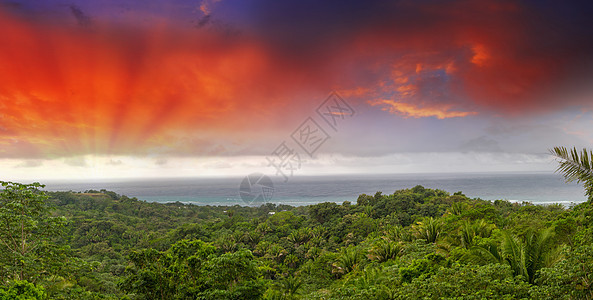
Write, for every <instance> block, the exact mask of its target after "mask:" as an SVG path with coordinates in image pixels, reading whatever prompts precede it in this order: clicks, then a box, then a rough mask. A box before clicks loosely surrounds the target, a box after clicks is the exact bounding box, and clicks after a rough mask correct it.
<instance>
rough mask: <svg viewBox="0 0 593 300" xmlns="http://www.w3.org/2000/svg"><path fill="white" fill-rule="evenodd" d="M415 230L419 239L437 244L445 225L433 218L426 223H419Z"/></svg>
mask: <svg viewBox="0 0 593 300" xmlns="http://www.w3.org/2000/svg"><path fill="white" fill-rule="evenodd" d="M414 230H415V231H416V237H417V238H419V239H422V240H426V242H428V243H436V241H437V240H438V238H439V236H440V235H441V232H442V230H443V224H442V223H441V222H440V221H438V220H435V219H434V218H432V217H431V218H428V219H426V220H425V221H424V222H418V223H417V224H416V225H415V226H414Z"/></svg>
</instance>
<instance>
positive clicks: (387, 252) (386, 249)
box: [367, 240, 403, 263]
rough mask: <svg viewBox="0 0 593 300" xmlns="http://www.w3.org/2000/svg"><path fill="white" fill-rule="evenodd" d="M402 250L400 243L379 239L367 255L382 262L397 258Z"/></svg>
mask: <svg viewBox="0 0 593 300" xmlns="http://www.w3.org/2000/svg"><path fill="white" fill-rule="evenodd" d="M402 252H403V247H402V245H401V244H400V243H396V242H392V241H385V240H380V241H379V242H377V243H376V244H375V245H374V246H373V247H372V248H371V249H370V250H369V254H368V255H367V257H368V258H369V259H370V260H376V261H378V262H380V263H382V262H386V261H388V260H390V259H395V258H397V257H398V256H400V255H401V254H402Z"/></svg>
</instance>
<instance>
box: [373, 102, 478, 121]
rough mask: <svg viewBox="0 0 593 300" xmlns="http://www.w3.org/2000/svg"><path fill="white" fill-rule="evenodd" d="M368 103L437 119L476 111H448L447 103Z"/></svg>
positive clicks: (388, 109)
mask: <svg viewBox="0 0 593 300" xmlns="http://www.w3.org/2000/svg"><path fill="white" fill-rule="evenodd" d="M369 104H371V105H373V106H377V105H378V106H383V108H382V110H386V111H389V112H390V113H393V114H398V115H402V116H404V117H412V118H424V117H436V118H437V119H447V118H459V117H467V116H471V115H475V114H477V113H476V112H464V111H450V108H451V106H450V105H447V104H444V105H439V106H433V107H418V106H415V105H413V104H409V103H400V102H395V101H392V100H379V101H370V102H369Z"/></svg>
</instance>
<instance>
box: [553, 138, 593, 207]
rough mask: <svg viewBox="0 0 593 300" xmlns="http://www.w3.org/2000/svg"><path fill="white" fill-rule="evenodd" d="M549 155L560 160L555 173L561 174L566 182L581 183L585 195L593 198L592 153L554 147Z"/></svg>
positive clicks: (585, 150)
mask: <svg viewBox="0 0 593 300" xmlns="http://www.w3.org/2000/svg"><path fill="white" fill-rule="evenodd" d="M550 153H551V154H552V155H554V156H555V157H557V158H558V159H560V161H559V164H560V165H559V166H558V169H557V170H556V172H558V173H562V175H563V176H564V178H565V179H566V182H573V181H576V182H578V183H582V184H583V186H584V188H585V190H586V195H587V196H589V198H591V197H593V151H587V149H583V151H582V152H581V153H579V151H578V150H577V148H576V147H575V148H573V149H570V150H569V149H567V148H565V147H554V148H553V149H551V150H550Z"/></svg>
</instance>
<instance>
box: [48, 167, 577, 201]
mask: <svg viewBox="0 0 593 300" xmlns="http://www.w3.org/2000/svg"><path fill="white" fill-rule="evenodd" d="M273 179H277V178H273ZM242 180H243V178H187V179H149V180H147V179H141V180H140V179H138V180H119V181H93V182H89V181H86V182H85V181H69V182H59V181H53V182H52V181H49V182H45V184H46V185H47V186H46V190H49V191H68V190H72V191H85V190H88V189H95V190H100V189H107V190H111V191H115V192H117V193H118V194H122V195H127V196H129V197H137V198H138V199H140V200H146V201H151V202H175V201H180V202H184V203H193V204H197V205H236V204H238V205H246V204H248V203H246V202H245V201H243V200H242V199H241V197H240V195H239V186H240V184H241V181H242ZM273 184H274V186H273V195H272V198H271V200H270V201H268V202H273V203H282V204H289V205H293V206H298V205H308V204H314V203H320V202H328V201H329V202H337V203H341V202H343V201H351V202H353V203H355V202H356V199H357V198H358V195H360V194H363V193H364V194H370V195H374V194H375V192H377V191H382V192H383V193H384V194H392V193H393V192H394V191H396V190H399V189H405V188H412V187H414V186H416V185H422V186H424V187H426V188H435V189H442V190H445V191H447V192H449V193H451V194H452V193H454V192H457V191H461V192H463V193H464V194H465V195H467V196H468V197H471V198H481V199H485V200H497V199H503V200H510V201H519V202H520V201H530V202H533V203H536V204H548V203H561V204H564V205H567V206H568V205H570V204H571V203H580V202H584V201H586V197H585V196H584V195H583V191H584V190H583V188H582V187H581V186H579V185H577V184H574V183H573V184H567V183H565V182H564V180H563V179H562V177H561V176H560V175H559V174H553V173H552V174H550V173H535V174H468V173H463V174H408V175H404V174H397V175H344V176H318V177H317V176H316V177H292V178H290V180H289V181H288V182H286V183H284V182H282V180H275V181H274V182H273Z"/></svg>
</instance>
